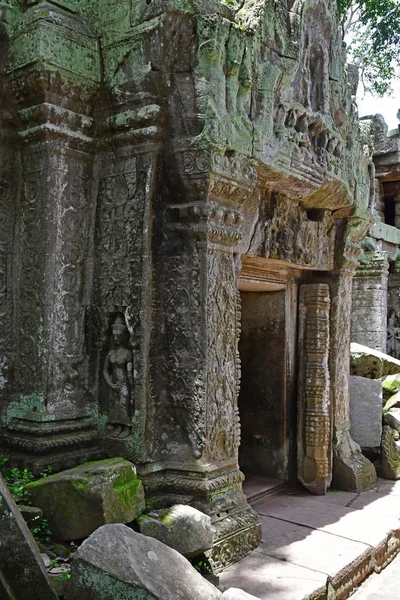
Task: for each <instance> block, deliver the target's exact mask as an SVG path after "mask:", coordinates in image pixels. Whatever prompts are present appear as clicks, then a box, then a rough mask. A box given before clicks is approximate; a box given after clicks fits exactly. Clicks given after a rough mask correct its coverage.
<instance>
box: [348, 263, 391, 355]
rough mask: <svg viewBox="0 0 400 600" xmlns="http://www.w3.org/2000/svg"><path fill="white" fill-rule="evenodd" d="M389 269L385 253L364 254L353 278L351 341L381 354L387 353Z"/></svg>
mask: <svg viewBox="0 0 400 600" xmlns="http://www.w3.org/2000/svg"><path fill="white" fill-rule="evenodd" d="M388 270H389V262H388V258H387V254H386V252H367V253H365V254H363V255H362V256H361V258H360V260H359V263H358V266H357V270H356V273H355V276H354V279H353V303H352V319H351V341H352V342H357V343H358V344H363V345H364V346H369V347H370V348H374V349H375V350H379V351H380V352H386V331H387V324H386V322H387V287H388Z"/></svg>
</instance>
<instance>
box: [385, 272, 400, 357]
mask: <svg viewBox="0 0 400 600" xmlns="http://www.w3.org/2000/svg"><path fill="white" fill-rule="evenodd" d="M399 290H400V261H396V262H395V263H394V268H393V271H392V272H391V273H389V278H388V303H387V353H388V354H390V356H394V357H395V358H400V295H399Z"/></svg>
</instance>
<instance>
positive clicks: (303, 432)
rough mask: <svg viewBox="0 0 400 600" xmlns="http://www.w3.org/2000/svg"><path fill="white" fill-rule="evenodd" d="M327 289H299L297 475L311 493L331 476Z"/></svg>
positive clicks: (320, 489) (322, 286) (321, 491)
mask: <svg viewBox="0 0 400 600" xmlns="http://www.w3.org/2000/svg"><path fill="white" fill-rule="evenodd" d="M329 309H330V297H329V287H328V285H326V284H310V285H302V286H301V289H300V332H299V396H298V397H299V406H298V438H299V439H298V476H299V479H300V481H301V482H302V483H303V485H304V486H305V487H307V488H308V489H309V490H310V491H311V492H313V493H315V494H324V493H325V492H326V490H327V488H328V487H329V484H330V477H331V445H330V438H331V424H330V402H329V368H328V358H329Z"/></svg>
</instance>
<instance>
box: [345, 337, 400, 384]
mask: <svg viewBox="0 0 400 600" xmlns="http://www.w3.org/2000/svg"><path fill="white" fill-rule="evenodd" d="M350 373H351V375H357V376H358V377H367V378H368V379H381V378H382V377H387V376H388V375H396V374H397V373H400V360H397V358H393V357H392V356H389V355H388V354H384V353H383V352H379V351H378V350H374V349H373V348H368V346H362V345H361V344H355V343H354V342H353V343H352V344H351V345H350Z"/></svg>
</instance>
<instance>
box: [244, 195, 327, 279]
mask: <svg viewBox="0 0 400 600" xmlns="http://www.w3.org/2000/svg"><path fill="white" fill-rule="evenodd" d="M243 214H244V219H243V225H242V226H241V233H242V239H241V241H240V242H239V245H238V251H239V252H240V253H243V254H246V255H249V256H259V257H262V258H269V259H279V260H286V261H290V262H292V263H295V264H297V265H304V266H313V267H315V268H318V269H326V270H331V269H332V268H333V263H334V245H335V227H334V221H333V219H332V217H331V212H330V211H329V210H322V209H311V210H310V211H308V212H307V211H306V209H304V208H302V207H301V206H299V205H298V204H297V203H296V202H293V200H290V199H288V198H287V197H285V196H283V195H281V194H278V193H276V192H269V193H268V192H267V193H265V192H264V193H260V195H259V197H258V198H255V197H254V196H253V197H250V198H249V199H248V200H246V201H245V202H244V204H243Z"/></svg>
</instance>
